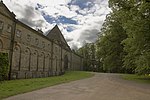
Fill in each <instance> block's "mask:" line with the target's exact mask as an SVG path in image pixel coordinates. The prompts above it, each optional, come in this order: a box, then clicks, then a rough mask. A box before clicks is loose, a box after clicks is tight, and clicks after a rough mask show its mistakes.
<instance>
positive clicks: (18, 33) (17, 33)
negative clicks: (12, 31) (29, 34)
mask: <svg viewBox="0 0 150 100" xmlns="http://www.w3.org/2000/svg"><path fill="white" fill-rule="evenodd" d="M16 36H17V37H19V38H20V37H21V31H20V30H17V32H16Z"/></svg>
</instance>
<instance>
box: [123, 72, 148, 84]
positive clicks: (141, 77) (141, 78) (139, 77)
mask: <svg viewBox="0 0 150 100" xmlns="http://www.w3.org/2000/svg"><path fill="white" fill-rule="evenodd" d="M122 78H123V79H125V80H132V81H136V82H140V83H148V84H150V76H145V75H136V74H124V75H122Z"/></svg>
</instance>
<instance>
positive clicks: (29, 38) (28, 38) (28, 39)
mask: <svg viewBox="0 0 150 100" xmlns="http://www.w3.org/2000/svg"><path fill="white" fill-rule="evenodd" d="M27 41H28V42H30V41H31V36H30V35H29V34H28V35H27Z"/></svg>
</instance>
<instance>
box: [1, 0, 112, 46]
mask: <svg viewBox="0 0 150 100" xmlns="http://www.w3.org/2000/svg"><path fill="white" fill-rule="evenodd" d="M3 1H4V3H5V4H6V6H7V7H8V8H9V9H10V10H11V11H13V12H14V13H15V14H16V18H17V19H19V20H20V21H22V22H24V23H25V24H27V25H29V26H31V27H32V28H34V29H36V28H40V29H42V31H43V32H45V33H46V32H47V31H49V30H51V29H52V28H53V27H54V26H55V25H56V24H57V25H58V26H59V28H60V30H61V31H62V33H63V35H64V37H65V39H66V40H67V42H68V44H69V45H70V47H71V48H72V49H77V48H79V47H82V46H83V45H84V44H85V43H91V42H95V41H96V39H97V34H98V32H100V28H101V26H102V24H103V22H104V20H105V18H106V15H107V14H108V13H109V12H110V9H109V8H108V1H107V0H3Z"/></svg>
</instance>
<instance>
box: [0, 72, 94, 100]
mask: <svg viewBox="0 0 150 100" xmlns="http://www.w3.org/2000/svg"><path fill="white" fill-rule="evenodd" d="M92 76H93V74H91V73H88V72H83V71H70V72H66V73H65V74H64V75H62V76H54V77H47V78H34V79H21V80H11V81H4V82H2V83H0V99H2V98H6V97H9V96H12V95H16V94H20V93H25V92H29V91H33V90H37V89H41V88H44V87H49V86H53V85H57V84H61V83H66V82H70V81H74V80H79V79H83V78H88V77H92Z"/></svg>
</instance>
